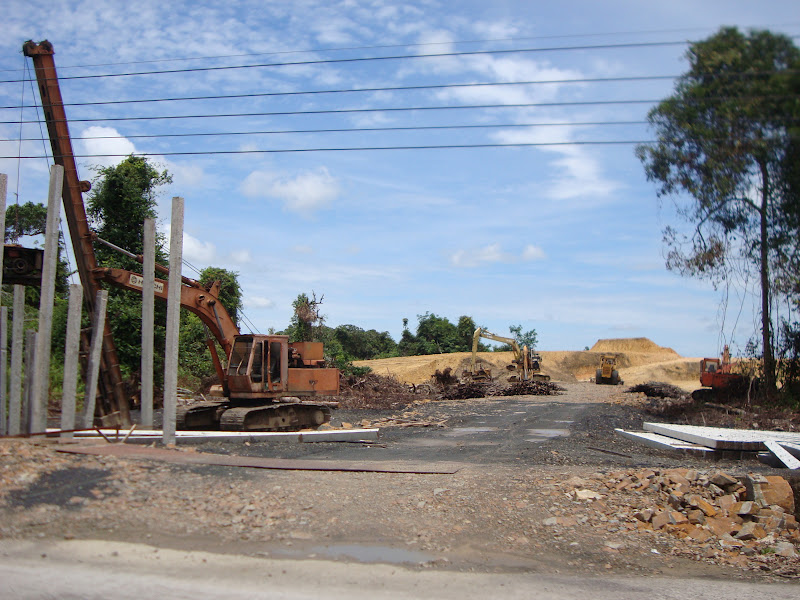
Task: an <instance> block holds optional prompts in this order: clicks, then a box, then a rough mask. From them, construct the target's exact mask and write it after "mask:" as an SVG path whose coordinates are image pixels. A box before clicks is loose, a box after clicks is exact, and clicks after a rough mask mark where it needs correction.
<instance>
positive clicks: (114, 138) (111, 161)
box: [76, 125, 138, 167]
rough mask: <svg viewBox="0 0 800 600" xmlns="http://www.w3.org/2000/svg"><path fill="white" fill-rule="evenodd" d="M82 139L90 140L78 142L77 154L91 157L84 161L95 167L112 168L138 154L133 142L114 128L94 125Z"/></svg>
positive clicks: (83, 134) (88, 128)
mask: <svg viewBox="0 0 800 600" xmlns="http://www.w3.org/2000/svg"><path fill="white" fill-rule="evenodd" d="M81 137H84V138H90V139H83V140H76V142H77V143H76V146H77V147H78V152H77V153H78V154H87V155H89V156H91V158H89V159H84V160H85V161H86V162H89V163H90V164H93V165H99V166H101V167H110V166H113V165H116V164H119V163H120V162H121V161H122V160H123V159H124V158H125V157H126V156H129V155H131V154H136V153H137V152H138V151H137V150H136V146H134V145H133V142H131V141H130V140H129V139H128V138H126V137H124V136H123V135H121V134H120V133H119V132H118V131H117V130H116V129H114V128H113V127H101V126H99V125H92V126H90V127H87V128H86V129H85V130H84V131H83V133H82V134H81ZM95 155H99V156H95ZM108 155H112V156H108Z"/></svg>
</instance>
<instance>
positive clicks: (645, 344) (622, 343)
mask: <svg viewBox="0 0 800 600" xmlns="http://www.w3.org/2000/svg"><path fill="white" fill-rule="evenodd" d="M591 351H592V352H647V353H650V354H674V355H675V356H676V357H678V356H680V354H678V353H677V352H675V350H673V349H672V348H664V347H663V346H659V345H658V344H656V343H655V342H654V341H652V340H651V339H648V338H644V337H641V338H609V339H606V340H597V342H595V345H594V346H592V348H591Z"/></svg>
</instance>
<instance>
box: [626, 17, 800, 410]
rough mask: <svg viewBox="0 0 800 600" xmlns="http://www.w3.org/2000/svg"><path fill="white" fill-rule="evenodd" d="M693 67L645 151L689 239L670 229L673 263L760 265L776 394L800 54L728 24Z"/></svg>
mask: <svg viewBox="0 0 800 600" xmlns="http://www.w3.org/2000/svg"><path fill="white" fill-rule="evenodd" d="M687 58H688V60H689V70H688V71H687V72H686V73H685V74H684V75H682V76H681V77H680V78H679V79H678V81H677V83H676V88H675V93H674V94H673V95H672V96H671V97H669V98H667V99H666V100H664V101H662V102H661V103H660V104H659V105H658V106H656V107H655V108H653V109H652V110H651V111H650V113H649V115H648V119H649V122H650V125H651V126H652V127H653V129H654V130H655V132H656V137H657V139H658V141H657V142H656V143H655V144H653V145H641V146H639V147H638V148H637V155H638V157H639V158H640V160H641V161H642V163H643V164H644V168H645V173H646V175H647V178H648V179H649V180H650V181H653V182H655V183H656V184H657V185H658V195H659V197H662V196H674V197H676V199H677V200H676V201H677V206H678V210H679V214H680V215H681V216H682V217H683V218H685V219H686V220H687V221H688V222H689V223H691V224H692V225H693V231H692V232H691V233H690V234H689V235H681V234H679V233H678V232H677V231H676V230H675V229H673V228H667V229H666V230H665V241H666V242H667V244H668V247H669V253H668V258H667V266H668V268H670V269H676V270H678V271H679V272H681V273H682V274H686V275H691V276H695V277H705V278H709V279H711V280H712V281H714V282H715V284H719V283H720V282H723V281H727V280H728V278H729V274H730V270H729V269H730V267H731V265H732V264H733V263H734V262H735V261H737V260H739V259H744V261H743V262H745V263H746V264H749V265H752V267H753V269H754V270H755V272H756V273H757V275H758V281H759V282H760V292H761V331H760V333H761V346H762V352H763V360H764V379H765V389H766V392H767V394H768V395H769V396H772V395H774V391H775V360H774V354H773V328H772V314H771V306H772V293H773V292H774V291H775V290H774V288H773V287H772V275H773V274H772V272H771V267H772V266H773V265H775V264H776V262H777V261H778V260H779V257H780V256H781V255H782V254H784V253H786V252H787V251H788V247H789V246H792V245H794V244H797V237H796V236H794V237H793V238H792V239H788V236H786V235H784V234H785V230H784V229H783V228H782V225H783V224H782V220H781V218H780V216H779V215H780V209H781V207H782V206H785V204H786V202H787V201H791V202H794V201H796V198H789V197H787V196H786V191H787V188H786V186H785V185H783V183H784V182H785V180H786V174H785V170H786V157H787V153H788V152H789V150H790V149H791V146H792V136H791V135H790V130H789V126H790V125H792V124H794V123H796V122H797V120H798V117H800V104H798V103H797V96H796V95H793V94H792V93H791V91H792V88H793V87H794V86H796V85H797V77H798V76H797V69H798V68H800V52H798V49H797V47H795V45H794V44H793V43H792V40H791V39H790V38H788V37H786V36H783V35H777V34H773V33H770V32H768V31H752V32H750V33H749V34H747V35H745V34H743V33H741V32H739V31H738V30H737V29H736V28H723V29H721V30H720V31H719V32H718V33H716V34H715V35H713V36H711V37H710V38H708V39H707V40H705V41H702V42H697V43H694V44H692V45H691V46H690V48H689V50H688V52H687Z"/></svg>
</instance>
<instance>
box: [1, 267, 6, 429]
mask: <svg viewBox="0 0 800 600" xmlns="http://www.w3.org/2000/svg"><path fill="white" fill-rule="evenodd" d="M2 270H3V269H0V271H2ZM7 366H8V307H7V306H3V307H2V308H0V435H6V434H7V433H8V416H7V415H8V412H7V408H6V407H7V403H6V400H7V397H8V394H7V393H6V392H7V390H8V386H7V385H6V384H7V383H8V381H7V377H6V376H7V373H8V371H7V370H6V368H7Z"/></svg>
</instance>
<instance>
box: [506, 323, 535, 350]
mask: <svg viewBox="0 0 800 600" xmlns="http://www.w3.org/2000/svg"><path fill="white" fill-rule="evenodd" d="M508 330H509V331H510V332H511V335H512V336H514V340H515V341H516V342H517V344H519V346H520V347H522V346H527V347H528V348H530V349H531V350H533V349H534V348H536V344H537V343H538V342H539V336H538V335H537V334H536V330H535V329H531V330H530V331H526V332H524V333H523V332H522V325H509V327H508Z"/></svg>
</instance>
